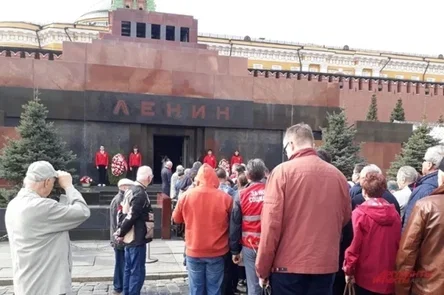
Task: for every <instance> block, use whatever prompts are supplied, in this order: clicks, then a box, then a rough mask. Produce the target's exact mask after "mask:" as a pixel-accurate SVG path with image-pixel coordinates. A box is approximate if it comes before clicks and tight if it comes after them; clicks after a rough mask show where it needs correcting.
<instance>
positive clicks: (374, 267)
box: [344, 198, 401, 294]
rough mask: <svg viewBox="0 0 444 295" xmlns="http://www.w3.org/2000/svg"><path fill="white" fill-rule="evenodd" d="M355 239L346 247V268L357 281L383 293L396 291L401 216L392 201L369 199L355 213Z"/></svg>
mask: <svg viewBox="0 0 444 295" xmlns="http://www.w3.org/2000/svg"><path fill="white" fill-rule="evenodd" d="M352 224H353V241H352V243H351V245H350V247H349V248H348V249H347V250H346V251H345V260H344V272H345V274H346V275H349V276H350V275H353V276H354V277H355V281H356V284H357V285H358V286H360V287H362V288H364V289H367V290H369V291H372V292H375V293H380V294H393V293H394V290H395V285H394V280H393V277H391V276H390V274H391V275H393V274H394V271H395V262H396V253H397V251H398V247H399V241H400V239H401V218H400V217H399V214H398V212H397V211H396V209H395V206H394V205H393V204H390V203H388V202H387V201H386V200H384V199H383V198H377V199H370V200H368V201H365V202H364V203H363V204H362V205H360V206H358V207H357V208H356V209H355V210H354V211H353V213H352Z"/></svg>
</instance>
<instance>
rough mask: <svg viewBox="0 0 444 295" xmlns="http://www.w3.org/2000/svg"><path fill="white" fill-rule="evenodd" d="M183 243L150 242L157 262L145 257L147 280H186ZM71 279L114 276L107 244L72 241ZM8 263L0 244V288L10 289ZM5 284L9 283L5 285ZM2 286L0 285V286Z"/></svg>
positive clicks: (3, 244) (6, 246)
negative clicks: (7, 286)
mask: <svg viewBox="0 0 444 295" xmlns="http://www.w3.org/2000/svg"><path fill="white" fill-rule="evenodd" d="M184 246H185V245H184V241H183V240H179V241H177V240H154V241H153V242H151V243H150V250H151V252H150V255H151V257H152V258H156V259H158V261H157V262H156V263H149V261H148V255H147V264H146V274H147V280H152V279H153V280H158V279H172V278H176V277H186V275H187V273H186V268H185V267H184V266H183V260H184V258H183V251H184ZM71 249H72V254H73V271H72V278H73V281H74V282H85V281H90V282H96V281H110V280H112V277H113V273H114V250H113V249H112V248H111V246H110V245H109V242H108V241H72V245H71ZM11 279H12V261H11V253H10V250H9V244H8V242H0V285H10V284H11ZM8 281H9V283H7V282H8ZM2 282H3V283H2ZM0 295H2V294H1V293H0Z"/></svg>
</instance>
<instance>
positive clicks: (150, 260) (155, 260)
mask: <svg viewBox="0 0 444 295" xmlns="http://www.w3.org/2000/svg"><path fill="white" fill-rule="evenodd" d="M157 261H159V259H157V258H151V248H150V243H148V254H147V258H146V263H148V264H150V263H156V262H157Z"/></svg>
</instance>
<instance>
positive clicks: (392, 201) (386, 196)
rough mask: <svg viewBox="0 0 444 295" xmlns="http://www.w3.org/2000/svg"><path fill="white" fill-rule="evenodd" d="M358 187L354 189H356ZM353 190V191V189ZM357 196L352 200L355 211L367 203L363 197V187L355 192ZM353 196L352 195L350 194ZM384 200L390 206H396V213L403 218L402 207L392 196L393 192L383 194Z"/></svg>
mask: <svg viewBox="0 0 444 295" xmlns="http://www.w3.org/2000/svg"><path fill="white" fill-rule="evenodd" d="M355 187H356V185H355V186H354V187H353V188H355ZM353 188H352V189H353ZM355 192H356V193H355V195H354V197H353V198H352V210H355V208H356V206H358V205H361V204H362V203H364V202H365V199H364V197H363V196H362V188H361V186H359V191H358V190H356V191H355ZM350 194H351V193H350ZM382 198H383V199H384V200H386V201H387V202H389V203H390V204H393V205H395V208H396V211H398V214H399V216H401V207H399V203H398V200H396V198H395V196H394V195H392V193H391V192H389V191H388V190H386V191H385V192H384V193H383V194H382Z"/></svg>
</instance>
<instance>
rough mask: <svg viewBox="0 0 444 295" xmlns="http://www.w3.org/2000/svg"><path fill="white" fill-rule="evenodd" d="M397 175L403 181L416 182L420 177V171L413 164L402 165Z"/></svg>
mask: <svg viewBox="0 0 444 295" xmlns="http://www.w3.org/2000/svg"><path fill="white" fill-rule="evenodd" d="M396 177H397V178H398V179H400V180H402V181H403V182H406V183H414V182H415V181H416V180H417V179H418V171H416V169H415V168H413V167H412V166H402V167H401V168H399V170H398V174H397V176H396Z"/></svg>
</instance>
